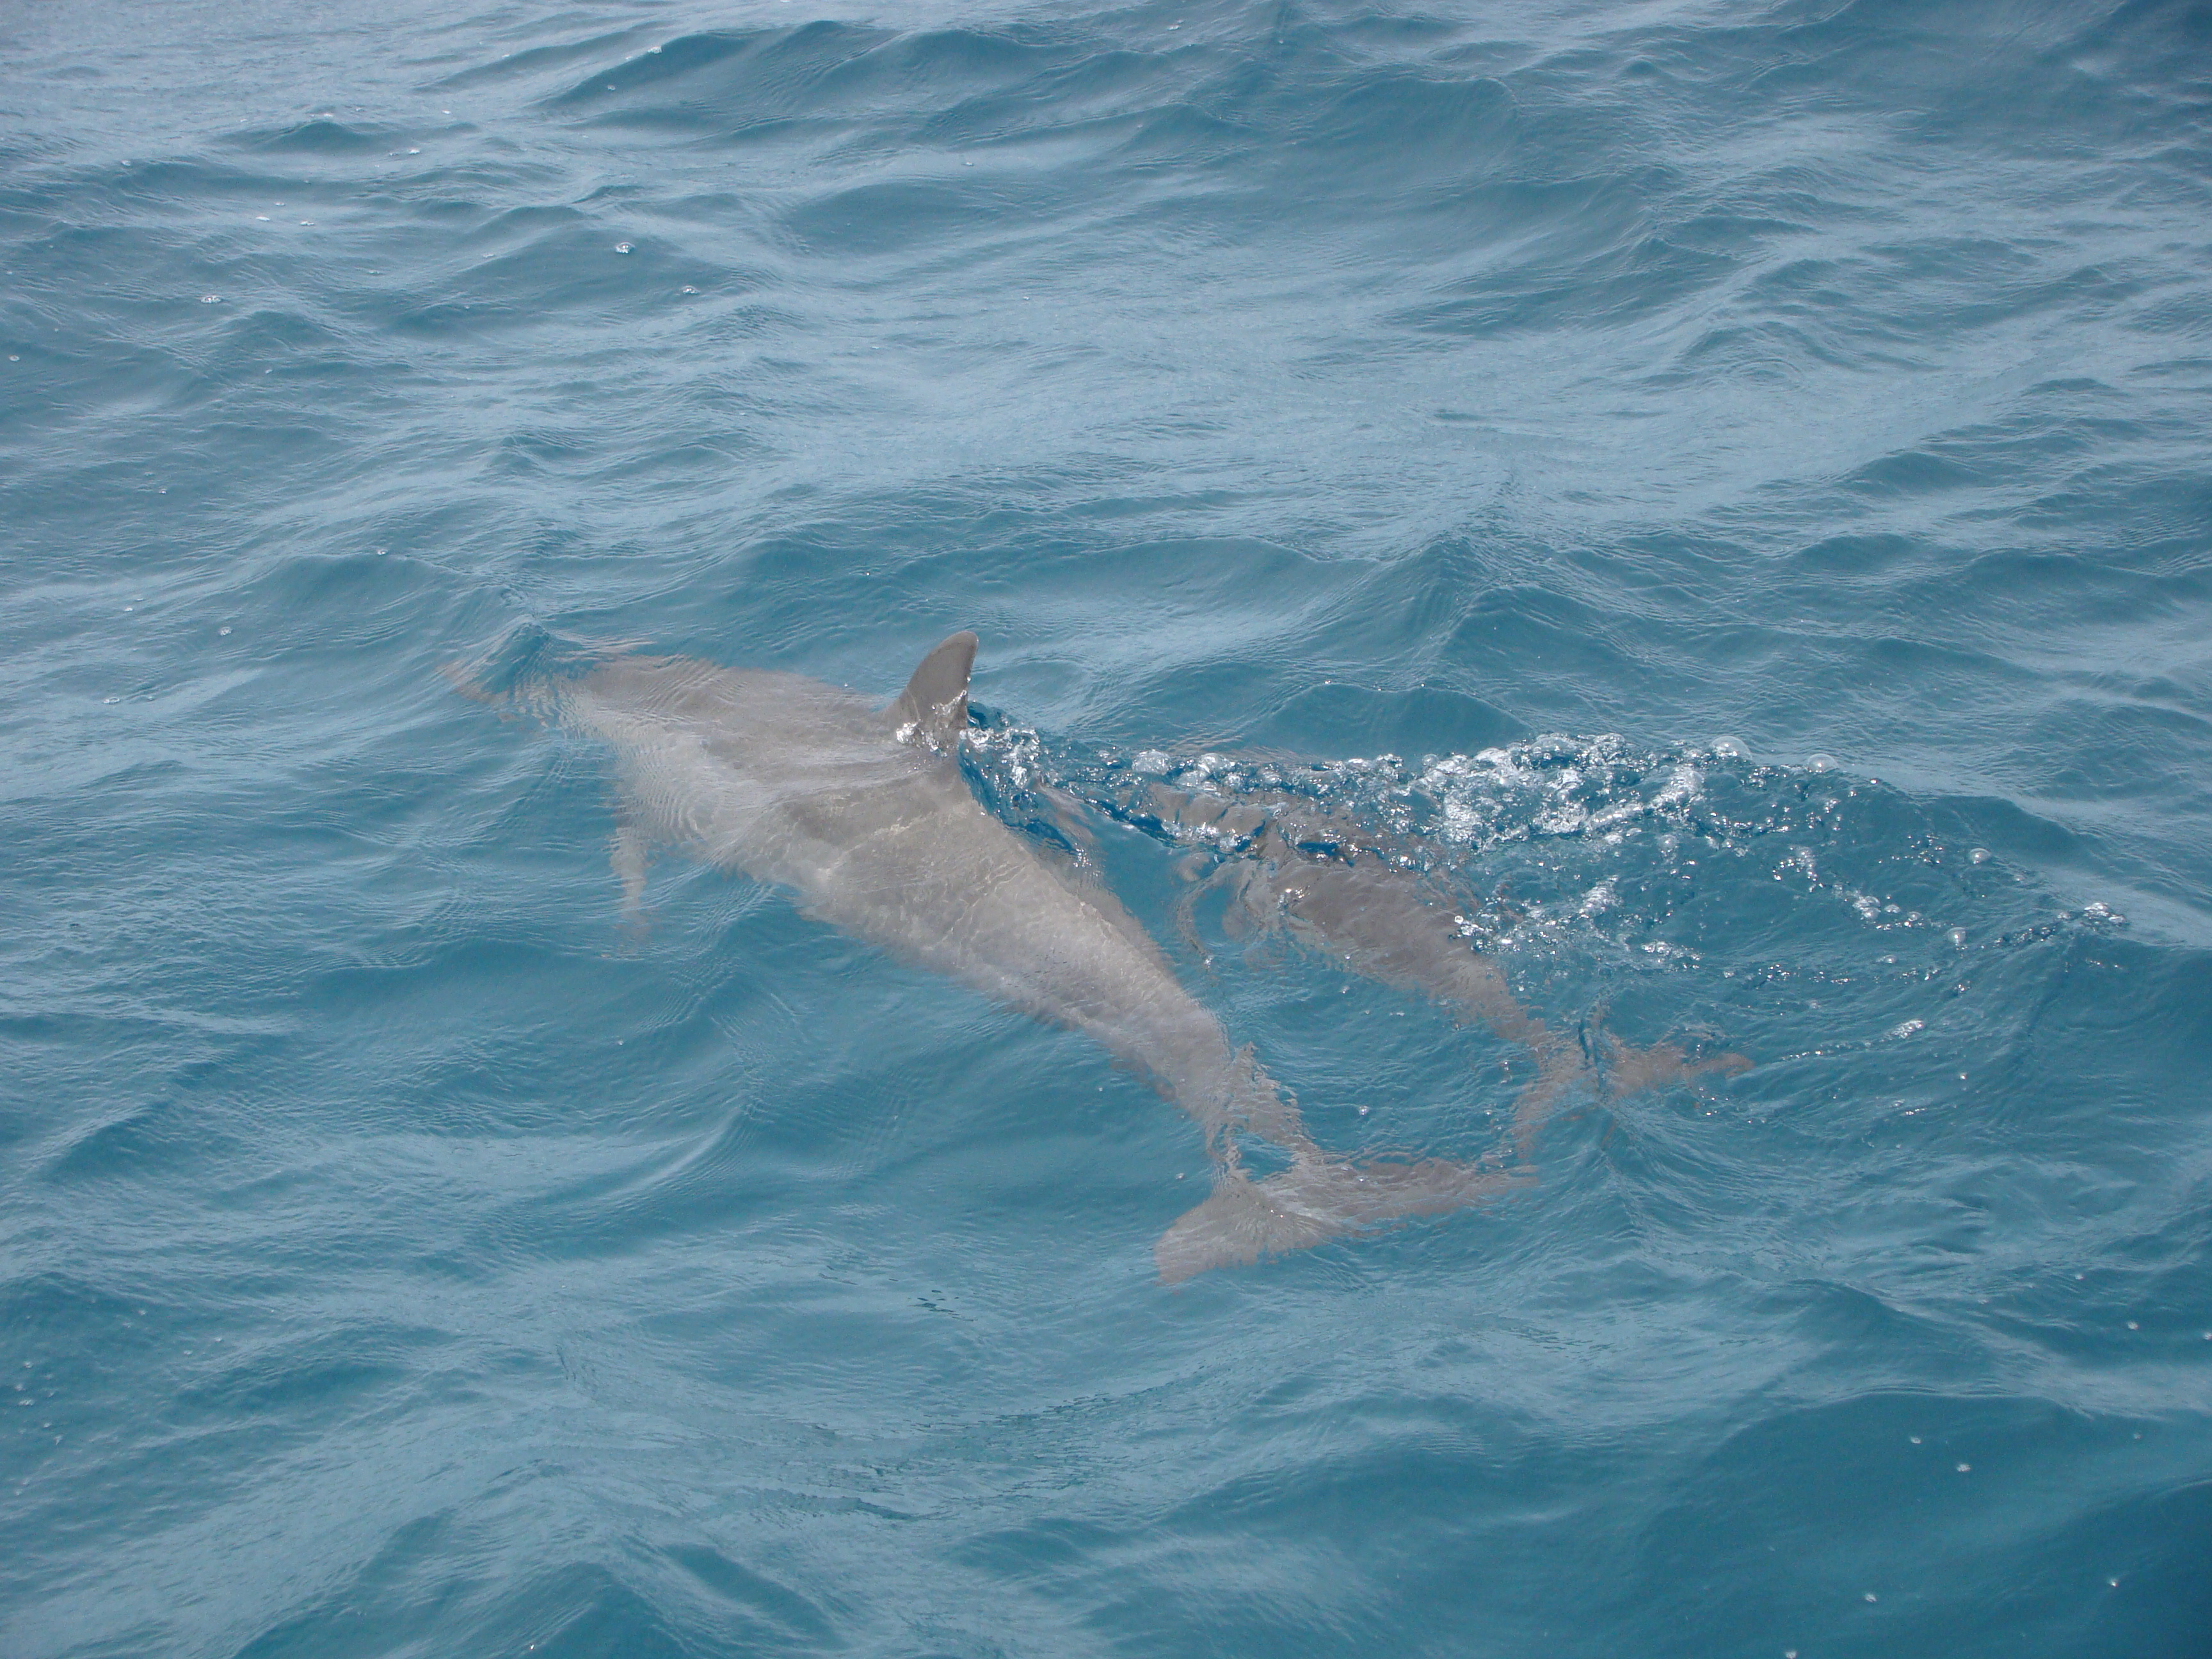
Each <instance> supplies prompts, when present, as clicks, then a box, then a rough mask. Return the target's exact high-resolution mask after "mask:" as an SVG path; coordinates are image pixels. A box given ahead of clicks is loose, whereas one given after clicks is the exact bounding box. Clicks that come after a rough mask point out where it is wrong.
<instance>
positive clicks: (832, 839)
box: [463, 633, 1525, 1283]
mask: <svg viewBox="0 0 2212 1659" xmlns="http://www.w3.org/2000/svg"><path fill="white" fill-rule="evenodd" d="M975 644H976V641H975V635H973V634H967V633H961V634H955V635H952V636H951V638H950V639H948V640H946V641H945V642H944V643H943V644H941V645H939V647H937V648H936V649H935V650H934V651H932V652H931V653H929V655H928V656H927V658H925V659H923V661H922V664H921V667H920V668H918V669H917V670H915V674H914V678H913V679H912V681H911V682H910V683H909V684H908V686H907V688H906V690H905V691H904V692H903V693H902V695H901V696H899V697H898V698H897V699H896V701H895V702H893V703H892V704H891V705H890V708H888V709H878V708H874V707H872V705H871V704H870V703H869V702H867V701H866V700H865V699H864V698H862V697H860V696H857V695H855V694H854V693H853V692H850V691H847V690H841V689H839V688H838V687H836V686H831V685H827V684H823V683H821V682H819V681H817V680H810V679H806V678H802V677H799V676H797V675H793V674H785V673H776V672H770V671H762V670H752V669H731V668H723V667H719V666H716V665H713V664H710V663H705V662H701V661H698V660H696V659H689V658H680V657H675V658H672V657H642V656H621V657H616V658H614V659H611V660H608V661H605V662H603V663H601V664H600V665H599V666H598V667H596V668H594V669H593V670H592V671H591V672H590V673H588V674H586V675H584V676H582V677H581V678H551V677H548V678H533V679H532V680H531V681H530V682H528V683H527V684H526V685H524V686H522V687H519V688H518V690H517V692H516V696H517V699H518V700H519V701H522V702H527V703H529V704H532V705H534V706H535V707H537V708H539V709H541V710H542V711H544V713H546V714H550V715H552V716H554V717H555V718H557V719H558V720H560V721H561V723H562V725H564V726H568V727H569V728H571V729H573V730H575V731H578V732H589V733H591V734H592V735H593V736H595V737H598V738H601V739H603V740H604V741H605V743H606V744H608V745H609V747H610V748H611V750H613V752H614V755H615V757H616V763H617V769H618V770H619V772H620V775H621V779H622V783H623V792H622V794H623V799H622V806H621V817H620V820H619V823H620V828H619V829H618V830H617V836H616V847H615V862H616V866H617V871H618V872H620V874H621V875H622V877H623V884H624V887H625V889H626V890H627V895H628V899H629V904H630V905H631V906H632V908H635V905H636V904H637V902H638V901H639V899H640V898H641V895H642V892H643V888H644V881H645V860H646V853H647V848H648V846H650V845H652V844H654V843H659V844H663V845H665V846H668V847H671V848H675V849H677V850H678V851H680V852H683V853H685V854H689V855H690V856H692V857H695V858H696V859H698V860H701V861H702V862H704V863H707V864H710V865H713V866H716V867H718V868H720V869H726V870H735V871H741V872H744V873H745V874H747V875H750V876H752V877H754V878H757V879H760V880H763V881H767V882H772V883H775V884H777V885H780V886H782V887H786V888H788V889H790V890H792V891H793V892H794V893H796V894H797V895H798V896H799V901H800V902H801V904H802V906H803V907H804V908H805V911H806V913H807V914H809V915H813V916H815V917H817V918H819V919H820V920H822V921H826V922H828V923H829V924H830V925H831V926H832V927H836V928H837V929H838V930H839V931H840V932H842V933H848V934H850V935H852V936H853V937H854V938H855V939H865V940H866V941H867V942H868V943H870V944H872V945H878V946H880V947H881V948H883V949H884V951H888V952H889V953H890V954H891V955H892V956H894V957H897V958H899V959H901V960H902V961H905V962H909V963H915V964H918V965H920V966H921V967H924V968H927V969H933V970H934V971H936V972H938V973H941V974H944V975H946V976H947V977H949V978H951V979H955V980H957V981H960V982H961V983H962V984H963V985H966V986H969V987H972V988H973V989H975V990H976V991H980V992H981V993H982V994H984V995H985V996H987V997H989V998H991V999H992V1000H994V1001H997V1002H1000V1003H1003V1004H1005V1005H1006V1006H1009V1007H1012V1008H1016V1009H1018V1010H1020V1011H1021V1012H1024V1013H1025V1014H1028V1015H1030V1016H1031V1017H1033V1018H1037V1019H1040V1020H1044V1021H1047V1022H1048V1023H1050V1024H1055V1025H1062V1026H1066V1027H1069V1028H1071V1029H1073V1030H1079V1031H1082V1032H1084V1033H1085V1034H1086V1035H1088V1036H1091V1037H1093V1038H1095V1039H1096V1040H1097V1042H1099V1043H1100V1044H1101V1045H1102V1046H1103V1047H1104V1048H1106V1049H1107V1050H1108V1052H1109V1053H1110V1054H1113V1055H1114V1056H1115V1058H1116V1059H1117V1060H1121V1061H1122V1062H1123V1063H1124V1064H1126V1065H1127V1066H1129V1067H1131V1068H1132V1069H1133V1070H1134V1071H1135V1072H1137V1073H1139V1075H1141V1076H1142V1077H1144V1078H1145V1079H1146V1081H1147V1082H1149V1083H1150V1084H1151V1085H1152V1086H1153V1087H1154V1088H1155V1089H1157V1090H1158V1091H1159V1092H1160V1093H1161V1094H1162V1095H1164V1096H1165V1097H1167V1098H1168V1099H1169V1100H1170V1101H1171V1102H1172V1103H1175V1104H1176V1106H1177V1107H1179V1108H1181V1109H1182V1110H1183V1111H1184V1112H1185V1113H1187V1114H1188V1115H1189V1116H1190V1117H1191V1118H1192V1119H1194V1121H1196V1122H1197V1123H1198V1124H1199V1126H1200V1127H1201V1128H1202V1129H1203V1130H1204V1131H1205V1133H1206V1143H1207V1146H1208V1149H1209V1151H1210V1152H1212V1157H1213V1160H1214V1176H1215V1183H1214V1189H1213V1192H1212V1195H1211V1196H1210V1197H1209V1198H1208V1199H1207V1200H1206V1201H1205V1202H1204V1203H1202V1204H1200V1206H1198V1207H1197V1208H1195V1209H1194V1210H1192V1211H1190V1212H1188V1213H1187V1214H1185V1215H1184V1216H1183V1217H1182V1218H1181V1219H1180V1220H1178V1221H1177V1222H1176V1224H1175V1225H1173V1226H1172V1227H1170V1229H1169V1230H1168V1231H1167V1233H1166V1234H1165V1235H1164V1237H1162V1238H1161V1239H1160V1241H1159V1243H1158V1245H1157V1246H1156V1247H1155V1249H1154V1256H1155V1260H1156V1261H1157V1263H1158V1268H1159V1273H1160V1276H1161V1278H1162V1279H1164V1280H1167V1281H1168V1282H1170V1283H1173V1282H1176V1281H1178V1280H1181V1279H1187V1278H1188V1277H1189V1276H1190V1275H1191V1274H1193V1273H1200V1272H1202V1271H1204V1270H1205V1269H1206V1268H1208V1267H1223V1266H1231V1265H1241V1264H1246V1263H1250V1262H1253V1261H1258V1260H1259V1259H1260V1258H1261V1257H1262V1256H1264V1255H1270V1254H1273V1253H1275V1252H1278V1251H1282V1250H1289V1249H1298V1248H1301V1247H1303V1246H1306V1245H1310V1244H1315V1243H1320V1242H1322V1240H1325V1239H1328V1238H1333V1237H1340V1236H1342V1235H1344V1234H1346V1233H1351V1232H1357V1231H1362V1230H1364V1229H1366V1228H1370V1227H1372V1226H1375V1225H1380V1224H1383V1223H1387V1222H1389V1221H1393V1220H1396V1219H1399V1218H1404V1217H1407V1216H1412V1215H1417V1214H1436V1213H1441V1212H1446V1211H1449V1210H1453V1209H1457V1208H1459V1207H1462V1206H1465V1205H1467V1204H1469V1203H1473V1202H1474V1201H1476V1200H1479V1199H1481V1198H1483V1197H1485V1196H1487V1195H1490V1194H1495V1193H1498V1192H1500V1191H1503V1190H1504V1189H1506V1188H1510V1187H1511V1186H1514V1185H1516V1184H1518V1183H1519V1182H1520V1181H1522V1179H1525V1177H1524V1176H1517V1175H1514V1174H1508V1173H1506V1172H1504V1171H1503V1170H1499V1169H1498V1168H1496V1167H1494V1166H1493V1167H1485V1166H1480V1165H1469V1164H1454V1163H1449V1162H1447V1161H1444V1160H1441V1159H1431V1160H1427V1161H1424V1162H1420V1163H1381V1164H1352V1163H1351V1162H1348V1161H1346V1160H1345V1159H1342V1158H1335V1157H1332V1156H1330V1155H1328V1154H1327V1153H1324V1152H1322V1150H1321V1149H1320V1148H1319V1147H1317V1146H1316V1145H1315V1144H1314V1142H1313V1140H1312V1139H1311V1138H1310V1136H1309V1135H1308V1134H1307V1133H1306V1132H1305V1129H1304V1126H1303V1125H1302V1124H1301V1122H1300V1121H1299V1118H1298V1114H1297V1108H1296V1106H1295V1104H1294V1103H1292V1102H1291V1099H1290V1098H1289V1097H1288V1096H1287V1095H1285V1092H1284V1091H1282V1090H1281V1089H1280V1088H1279V1086H1278V1085H1276V1083H1275V1081H1274V1080H1273V1079H1272V1078H1270V1077H1269V1076H1268V1075H1267V1073H1265V1072H1264V1071H1262V1070H1261V1068H1260V1067H1259V1066H1257V1065H1256V1064H1255V1062H1254V1061H1253V1060H1252V1058H1251V1054H1250V1052H1249V1049H1246V1050H1240V1049H1237V1048H1233V1047H1232V1046H1231V1043H1230V1042H1229V1040H1228V1038H1227V1037H1226V1036H1225V1035H1224V1034H1223V1031H1222V1030H1221V1027H1220V1025H1219V1024H1218V1022H1217V1021H1216V1020H1215V1019H1214V1018H1213V1016H1212V1014H1211V1013H1210V1012H1207V1011H1206V1009H1205V1008H1204V1007H1203V1006H1200V1004H1199V1003H1198V1002H1197V1001H1195V1000H1193V998H1192V997H1191V996H1190V994H1188V992H1187V991H1185V990H1184V989H1183V987H1182V984H1181V982H1180V981H1177V979H1176V976H1175V975H1174V973H1173V971H1172V970H1171V969H1170V967H1169V965H1168V963H1167V960H1166V958H1165V957H1164V956H1163V955H1162V954H1161V952H1160V950H1159V948H1158V946H1157V945H1155V944H1154V943H1153V941H1152V939H1151V938H1150V937H1149V936H1148V935H1147V934H1146V932H1145V931H1144V928H1143V927H1141V926H1140V925H1139V922H1138V921H1137V920H1136V918H1135V917H1133V916H1132V915H1130V914H1129V913H1128V911H1127V910H1126V909H1125V908H1123V907H1122V906H1121V903H1120V902H1119V901H1118V900H1116V899H1115V897H1114V896H1113V895H1112V894H1110V893H1109V892H1108V891H1107V890H1105V889H1104V888H1103V886H1100V885H1097V884H1093V883H1091V882H1089V881H1087V880H1086V879H1085V877H1084V875H1083V872H1080V871H1079V870H1076V869H1073V868H1061V867H1058V866H1055V865H1054V864H1052V863H1049V862H1048V861H1047V860H1045V859H1044V858H1043V857H1041V856H1040V855H1039V854H1038V853H1037V852H1036V850H1034V849H1033V848H1032V847H1031V845H1030V843H1029V842H1027V841H1026V840H1024V838H1023V837H1022V836H1019V835H1018V834H1016V833H1015V832H1014V831H1012V830H1011V829H1008V828H1007V827H1006V825H1005V824H1003V823H1000V821H999V820H998V819H997V818H995V817H993V816H992V815H991V814H990V813H989V812H987V811H985V810H984V808H983V806H982V805H981V803H979V802H978V801H977V800H976V799H975V795H974V793H973V792H972V791H971V790H970V789H969V786H968V782H967V781H966V779H965V778H964V777H963V776H962V775H961V771H960V767H959V762H958V745H959V739H960V733H961V732H962V730H963V728H964V727H965V726H966V725H967V721H968V679H969V670H970V668H971V666H972V665H973V664H974V661H975ZM463 689H464V690H473V688H472V687H470V686H468V685H466V684H464V686H463ZM1240 1134H1251V1135H1256V1136H1259V1137H1261V1138H1262V1139H1266V1140H1267V1141H1269V1142H1272V1143H1273V1145H1274V1146H1277V1147H1279V1148H1280V1149H1281V1150H1282V1151H1283V1152H1285V1153H1287V1154H1288V1155H1289V1158H1290V1163H1289V1165H1288V1167H1286V1168H1284V1169H1282V1170H1278V1171H1277V1172H1276V1173H1274V1174H1273V1175H1271V1176H1266V1177H1264V1178H1255V1177H1254V1176H1251V1175H1249V1174H1248V1173H1247V1172H1246V1171H1245V1170H1244V1169H1243V1166H1242V1160H1241V1157H1240V1153H1239V1148H1238V1141H1237V1137H1238V1136H1239V1135H1240Z"/></svg>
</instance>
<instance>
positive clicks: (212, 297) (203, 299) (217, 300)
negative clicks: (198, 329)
mask: <svg viewBox="0 0 2212 1659" xmlns="http://www.w3.org/2000/svg"><path fill="white" fill-rule="evenodd" d="M200 303H201V304H202V305H204V306H219V305H221V304H222V295H220V294H203V295H200Z"/></svg>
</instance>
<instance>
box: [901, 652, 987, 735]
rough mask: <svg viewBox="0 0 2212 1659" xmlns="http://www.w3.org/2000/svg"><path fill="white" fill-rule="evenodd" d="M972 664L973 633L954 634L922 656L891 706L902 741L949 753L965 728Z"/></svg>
mask: <svg viewBox="0 0 2212 1659" xmlns="http://www.w3.org/2000/svg"><path fill="white" fill-rule="evenodd" d="M974 671H975V635H973V634H970V633H967V632H965V631H963V632H961V633H958V634H955V635H952V636H951V638H950V639H948V640H946V641H944V643H942V644H941V645H939V647H937V648H936V649H935V650H934V651H932V652H931V653H929V654H928V655H927V656H926V657H924V658H923V659H921V667H919V668H917V669H915V671H914V678H912V679H910V680H908V682H907V683H906V690H903V691H902V692H900V693H899V696H898V701H897V702H894V703H893V704H892V705H891V708H890V717H891V727H892V729H893V730H894V731H895V732H897V734H898V736H899V738H900V740H901V741H902V742H906V743H919V744H921V745H922V746H923V747H924V748H927V749H934V750H937V751H938V752H939V754H948V753H950V752H951V750H954V749H956V748H957V747H958V745H959V743H960V734H961V733H962V732H964V731H966V730H967V729H968V677H969V674H971V673H972V672H974Z"/></svg>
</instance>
